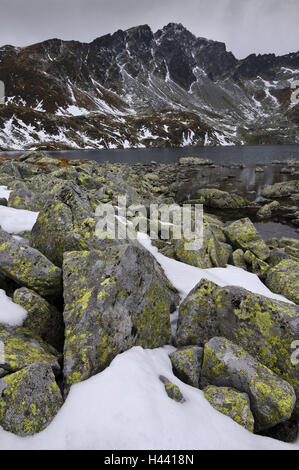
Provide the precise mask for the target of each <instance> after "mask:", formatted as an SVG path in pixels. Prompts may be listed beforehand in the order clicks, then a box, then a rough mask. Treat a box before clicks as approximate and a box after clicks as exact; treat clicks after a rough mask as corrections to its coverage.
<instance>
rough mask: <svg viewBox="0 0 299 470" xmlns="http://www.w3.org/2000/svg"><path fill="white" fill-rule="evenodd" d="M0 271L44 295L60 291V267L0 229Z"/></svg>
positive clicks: (55, 295)
mask: <svg viewBox="0 0 299 470" xmlns="http://www.w3.org/2000/svg"><path fill="white" fill-rule="evenodd" d="M0 273H2V274H3V275H4V276H5V277H8V278H10V279H12V280H13V281H15V282H16V283H17V284H19V285H21V286H25V287H28V288H29V289H33V290H35V291H36V292H38V293H39V294H40V295H42V296H45V297H49V296H50V297H58V296H59V295H60V293H61V287H62V285H61V269H59V268H58V267H57V266H55V265H54V264H53V263H51V261H49V260H48V259H47V258H46V257H45V256H44V255H43V254H42V253H40V252H39V251H38V250H36V249H34V248H31V247H30V246H28V244H27V243H26V242H25V241H23V240H19V239H18V240H17V239H16V238H15V237H13V236H11V235H9V234H8V233H6V232H4V231H3V230H0Z"/></svg>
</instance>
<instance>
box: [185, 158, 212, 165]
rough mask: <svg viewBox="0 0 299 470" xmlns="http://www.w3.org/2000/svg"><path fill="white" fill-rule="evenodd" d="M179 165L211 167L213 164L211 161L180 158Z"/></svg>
mask: <svg viewBox="0 0 299 470" xmlns="http://www.w3.org/2000/svg"><path fill="white" fill-rule="evenodd" d="M179 163H180V165H200V166H211V165H213V164H214V162H213V160H208V159H207V158H201V157H181V158H180V159H179Z"/></svg>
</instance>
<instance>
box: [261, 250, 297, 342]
mask: <svg viewBox="0 0 299 470" xmlns="http://www.w3.org/2000/svg"><path fill="white" fill-rule="evenodd" d="M266 285H267V286H268V287H269V289H271V290H272V291H273V292H276V293H277V294H281V295H284V296H285V297H287V298H288V299H290V300H292V301H293V302H295V303H296V304H299V261H294V260H290V259H286V260H283V261H281V262H280V263H278V264H276V265H275V266H274V267H273V268H271V269H270V270H269V271H268V272H267V278H266ZM298 333H299V332H298Z"/></svg>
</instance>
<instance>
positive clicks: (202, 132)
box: [0, 23, 299, 150]
mask: <svg viewBox="0 0 299 470" xmlns="http://www.w3.org/2000/svg"><path fill="white" fill-rule="evenodd" d="M0 80H2V81H3V82H4V83H5V88H6V103H5V105H2V106H0V148H1V149H3V150H4V149H5V150H7V149H29V148H49V149H53V148H58V149H70V148H75V149H76V148H123V147H150V146H155V147H157V146H161V147H163V146H184V145H219V144H221V145H233V144H270V143H273V144H281V143H299V132H298V124H299V105H298V104H296V103H295V102H292V100H291V95H292V93H293V91H294V90H292V88H291V86H292V83H293V82H294V81H295V80H299V52H297V53H291V54H288V55H285V56H280V57H277V56H275V55H274V54H268V55H258V56H256V55H255V54H253V55H250V56H249V57H247V58H245V59H244V60H237V59H236V58H235V57H234V55H233V54H232V53H231V52H227V50H226V46H225V44H223V43H220V42H216V41H211V40H207V39H204V38H196V37H195V36H194V35H193V34H192V33H190V32H189V31H188V30H187V29H186V28H184V27H183V26H182V25H181V24H173V23H170V24H169V25H167V26H165V27H164V28H163V29H161V30H159V31H157V32H156V33H153V32H152V31H151V29H150V28H149V26H147V25H144V26H138V27H135V28H131V29H129V30H127V31H121V30H120V31H117V32H116V33H114V34H112V35H110V34H108V35H105V36H103V37H100V38H97V39H95V40H94V41H93V42H91V43H90V44H87V43H80V42H77V41H62V40H59V39H51V40H48V41H44V42H42V43H39V44H34V45H32V46H29V47H24V48H18V47H13V46H4V47H2V48H0Z"/></svg>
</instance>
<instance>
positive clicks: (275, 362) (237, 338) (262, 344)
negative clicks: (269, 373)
mask: <svg viewBox="0 0 299 470" xmlns="http://www.w3.org/2000/svg"><path fill="white" fill-rule="evenodd" d="M298 332H299V308H298V306H296V305H292V304H290V303H286V302H281V301H278V300H274V299H270V298H268V297H264V296H262V295H258V294H253V293H252V292H249V291H247V290H246V289H242V288H240V287H235V286H227V287H223V288H220V287H218V286H217V285H216V284H214V283H213V282H211V281H207V280H204V279H203V280H201V281H200V283H199V284H197V286H195V288H194V289H193V290H192V291H191V292H190V294H189V295H188V296H187V297H186V299H185V300H184V301H183V302H182V304H181V306H180V309H179V318H178V327H177V333H176V341H177V344H179V345H187V344H194V345H199V346H201V345H203V344H204V343H206V342H207V341H209V340H210V339H211V338H213V336H224V337H226V338H227V339H229V340H231V341H233V342H235V343H236V344H239V345H240V346H242V347H243V348H244V349H245V350H246V351H248V352H249V353H250V354H252V355H253V356H254V357H255V358H257V360H259V361H260V362H261V363H262V364H264V365H265V366H267V367H269V368H270V369H271V370H273V372H275V373H276V374H277V375H279V376H281V377H282V378H284V379H285V380H287V381H288V382H289V383H290V384H291V385H292V386H293V387H294V389H295V391H296V394H297V395H298V396H299V369H298V366H296V365H295V364H293V363H292V360H291V357H292V352H293V350H292V343H293V341H296V340H298ZM297 407H298V404H297V406H296V409H297Z"/></svg>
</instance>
